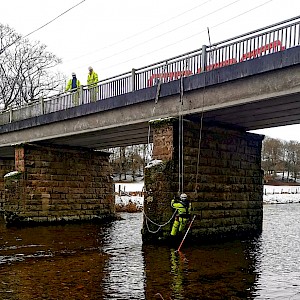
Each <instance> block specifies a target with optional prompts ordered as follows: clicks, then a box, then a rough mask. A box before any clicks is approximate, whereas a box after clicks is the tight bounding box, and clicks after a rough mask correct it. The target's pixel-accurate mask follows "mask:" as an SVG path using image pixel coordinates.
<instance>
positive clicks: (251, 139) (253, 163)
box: [143, 119, 263, 242]
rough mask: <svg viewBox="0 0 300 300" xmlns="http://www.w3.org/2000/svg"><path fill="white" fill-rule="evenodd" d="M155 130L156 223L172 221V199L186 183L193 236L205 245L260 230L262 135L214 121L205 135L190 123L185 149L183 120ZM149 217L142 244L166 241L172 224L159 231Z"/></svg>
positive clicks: (150, 180)
mask: <svg viewBox="0 0 300 300" xmlns="http://www.w3.org/2000/svg"><path fill="white" fill-rule="evenodd" d="M152 127H153V158H154V159H155V160H154V162H153V164H152V165H151V164H150V165H149V166H148V167H147V168H146V170H145V188H146V195H145V204H144V209H145V214H146V216H147V217H148V218H149V219H150V220H151V221H153V222H155V223H156V224H160V225H161V224H165V223H166V222H168V221H169V220H170V218H171V216H172V215H173V211H172V208H171V206H170V203H171V199H173V197H174V196H175V195H176V194H177V191H179V190H180V186H181V185H182V182H183V190H182V192H184V193H186V194H187V195H188V197H189V198H190V200H191V202H192V214H194V215H196V219H195V221H194V223H193V226H192V229H191V232H190V233H189V238H191V239H195V240H197V241H201V242H205V241H210V240H218V239H220V238H229V237H231V238H232V237H241V236H248V235H255V234H257V233H260V232H261V230H262V218H263V180H262V179H263V174H262V171H261V146H262V140H263V136H261V135H256V134H251V133H247V132H243V131H239V130H237V129H232V128H227V127H223V126H220V125H216V124H212V123H210V124H203V128H202V130H201V131H200V124H198V123H194V122H191V121H187V120H185V121H184V122H183V131H182V136H181V137H182V138H183V144H182V145H183V148H181V147H180V143H179V140H180V139H179V137H180V134H179V133H180V129H179V127H180V126H179V122H178V120H175V119H167V120H162V121H157V122H154V123H153V124H152ZM200 136H201V143H200V147H199V139H200ZM199 151H200V152H199ZM180 153H182V154H183V157H182V156H181V154H180ZM182 158H183V159H182ZM197 165H198V166H197ZM179 170H183V172H180V171H179ZM182 180H183V181H182ZM149 219H148V221H147V218H144V224H143V240H144V241H145V242H148V241H153V240H167V239H168V238H169V237H170V231H171V226H172V223H173V221H171V222H169V223H168V224H166V225H165V226H163V227H161V229H160V230H159V227H158V226H157V225H155V224H153V223H151V222H150V221H149ZM156 231H157V232H156ZM181 238H182V237H181Z"/></svg>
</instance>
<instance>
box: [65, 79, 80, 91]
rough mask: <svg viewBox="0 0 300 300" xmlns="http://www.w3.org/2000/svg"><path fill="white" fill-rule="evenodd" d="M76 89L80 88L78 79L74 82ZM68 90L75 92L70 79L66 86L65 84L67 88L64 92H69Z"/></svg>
mask: <svg viewBox="0 0 300 300" xmlns="http://www.w3.org/2000/svg"><path fill="white" fill-rule="evenodd" d="M76 87H77V89H78V88H79V87H80V81H79V80H78V79H77V80H76ZM69 90H74V91H75V89H72V79H70V80H69V81H68V84H67V87H66V92H67V91H69Z"/></svg>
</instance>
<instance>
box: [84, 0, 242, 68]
mask: <svg viewBox="0 0 300 300" xmlns="http://www.w3.org/2000/svg"><path fill="white" fill-rule="evenodd" d="M239 1H241V0H235V1H233V2H231V3H229V4H227V5H225V6H223V7H221V8H218V9H216V10H214V11H212V12H210V13H208V14H205V15H203V16H201V17H199V18H197V19H194V20H192V21H190V22H188V23H185V24H183V25H181V26H178V27H176V28H174V29H172V30H169V31H167V32H164V33H162V34H160V35H157V36H155V37H153V38H151V39H148V40H146V41H144V42H142V43H139V44H136V45H134V46H132V47H129V48H126V49H124V50H122V51H118V52H116V53H114V54H112V55H110V56H107V57H104V58H101V59H99V60H96V61H93V62H92V64H94V63H97V62H100V61H104V60H107V59H110V58H112V57H115V56H118V55H120V54H122V53H124V52H128V51H129V50H132V49H134V48H136V47H138V46H141V45H144V44H146V43H149V42H151V41H153V40H155V39H158V38H160V37H162V36H165V35H167V34H169V33H171V32H174V31H176V30H178V29H181V28H183V27H185V26H187V25H190V24H192V23H194V22H196V21H199V20H200V19H204V18H206V17H208V16H210V15H212V14H214V13H216V12H219V11H221V10H223V9H225V8H227V7H229V6H231V5H233V4H235V3H237V2H239ZM160 49H163V48H160ZM151 53H152V52H151ZM79 68H80V67H79Z"/></svg>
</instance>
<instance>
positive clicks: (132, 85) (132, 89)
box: [131, 69, 135, 92]
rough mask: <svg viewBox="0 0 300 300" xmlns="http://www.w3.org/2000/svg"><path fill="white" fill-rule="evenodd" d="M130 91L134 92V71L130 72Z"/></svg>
mask: <svg viewBox="0 0 300 300" xmlns="http://www.w3.org/2000/svg"><path fill="white" fill-rule="evenodd" d="M131 91H132V92H134V91H135V69H132V70H131Z"/></svg>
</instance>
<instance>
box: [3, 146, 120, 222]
mask: <svg viewBox="0 0 300 300" xmlns="http://www.w3.org/2000/svg"><path fill="white" fill-rule="evenodd" d="M10 167H11V166H10ZM13 170H15V171H17V172H14V173H13V174H12V175H11V176H8V177H6V178H4V187H5V190H4V204H3V207H4V212H5V216H6V221H7V223H17V222H25V223H26V222H29V223H35V222H43V223H47V222H64V221H65V222H70V221H84V220H100V219H107V218H113V217H114V214H115V206H114V199H113V182H112V179H111V177H110V166H109V154H108V153H104V152H100V151H92V150H91V151H89V150H83V149H76V148H62V147H53V146H51V147H50V146H41V145H32V144H25V145H21V146H18V147H16V148H15V164H14V169H10V171H13ZM5 171H8V168H6V170H5ZM2 178H3V177H2Z"/></svg>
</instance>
